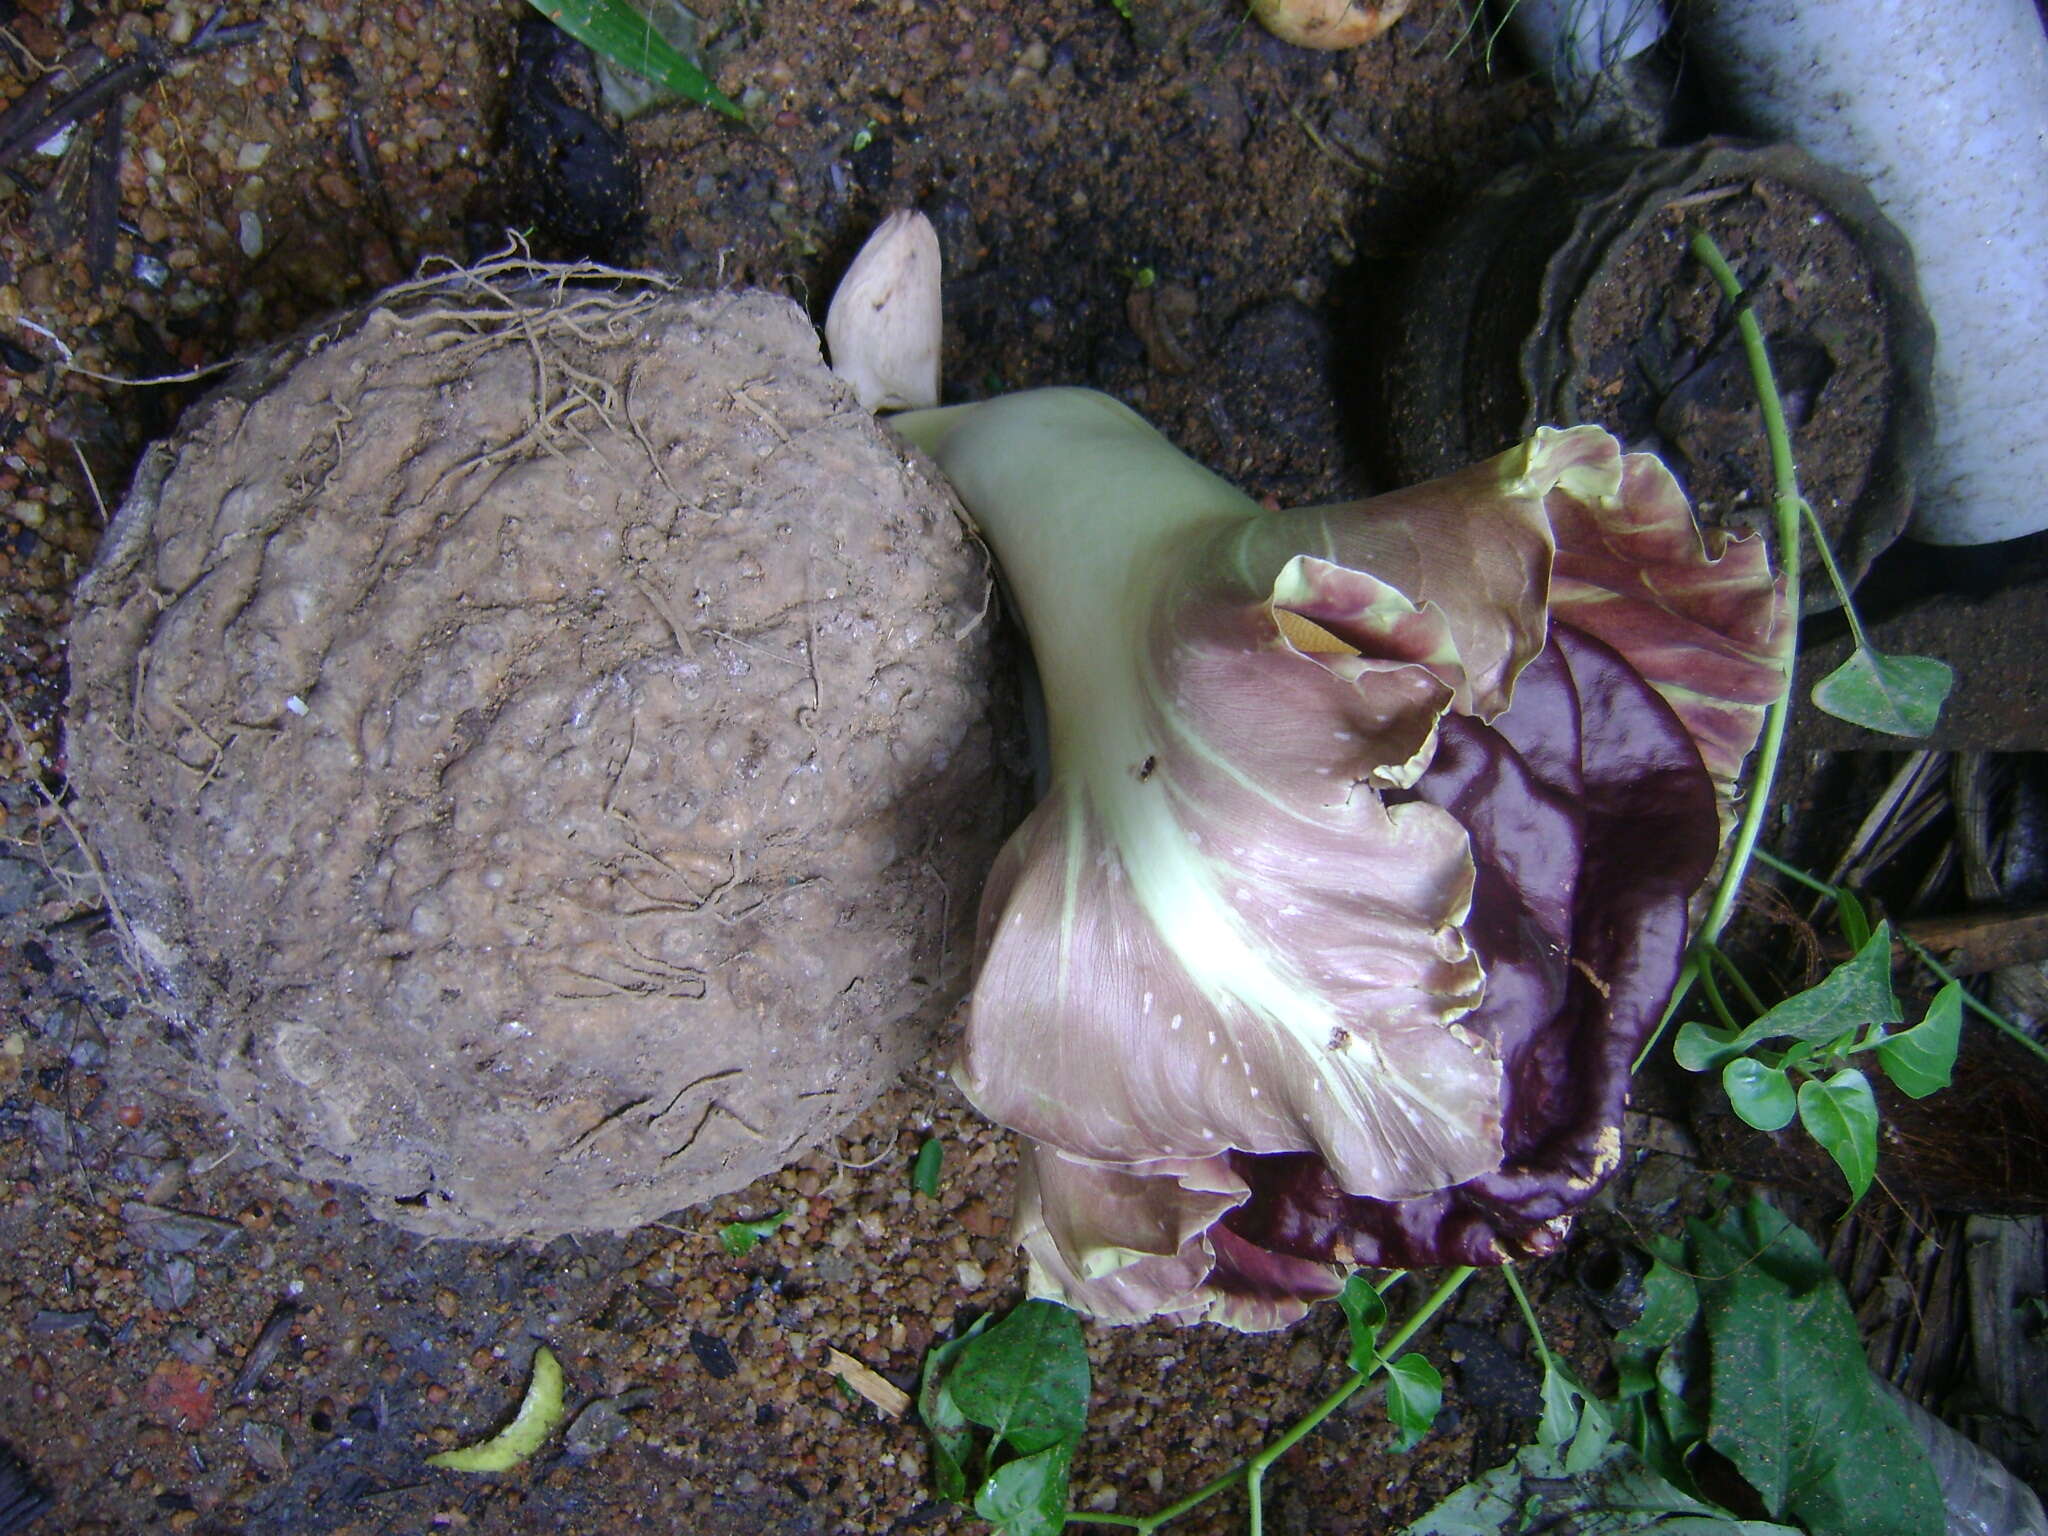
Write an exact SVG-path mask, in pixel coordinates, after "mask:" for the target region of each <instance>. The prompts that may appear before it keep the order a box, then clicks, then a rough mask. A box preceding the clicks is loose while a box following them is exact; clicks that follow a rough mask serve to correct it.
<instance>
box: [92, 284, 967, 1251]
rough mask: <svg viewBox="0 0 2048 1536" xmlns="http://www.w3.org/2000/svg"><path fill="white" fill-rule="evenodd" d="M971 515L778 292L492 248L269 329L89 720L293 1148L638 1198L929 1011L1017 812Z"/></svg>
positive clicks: (205, 1036) (515, 1215)
mask: <svg viewBox="0 0 2048 1536" xmlns="http://www.w3.org/2000/svg"><path fill="white" fill-rule="evenodd" d="M990 580H991V578H990V574H989V570H988V565H987V561H986V559H985V556H984V555H983V553H982V551H981V550H980V548H979V546H978V545H976V544H975V543H974V542H973V540H972V539H971V537H970V536H969V535H968V534H967V533H966V532H965V530H964V528H963V526H962V523H961V522H960V520H959V517H958V515H957V513H956V511H955V507H954V503H953V501H952V499H951V496H950V494H949V493H948V492H947V491H946V490H944V489H943V488H942V487H941V485H940V484H939V483H938V482H937V481H936V479H935V478H934V477H933V476H931V475H930V474H929V473H928V472H927V471H926V470H925V469H923V468H922V467H921V466H920V465H918V464H916V463H912V462H908V461H906V459H905V457H904V455H903V453H902V452H901V450H899V449H898V448H897V447H895V446H894V445H893V444H892V442H891V440H890V439H889V438H888V437H887V436H886V435H885V434H884V433H883V431H882V430H881V429H880V428H879V427H878V426H877V425H876V424H875V422H874V420H873V418H872V417H871V416H870V415H869V414H868V413H867V412H866V411H864V410H862V409H860V408H859V406H858V405H857V404H856V403H855V401H854V399H853V397H852V395H851V393H850V391H849V390H848V389H847V388H846V387H845V386H844V385H843V384H841V383H840V382H839V381H837V380H836V379H834V378H833V377H832V375H831V374H829V373H828V372H827V371H826V370H825V368H824V366H823V364H822V363H821V361H820V359H819V355H818V344H817V339H816V336H815V333H814V332H813V330H812V328H811V326H810V324H809V323H808V322H807V321H806V319H805V318H804V316H803V314H802V313H801V312H800V311H799V310H798V309H797V308H796V306H794V305H793V304H791V303H789V302H788V301H786V300H783V299H779V298H775V297H772V296H769V295H765V294H758V293H753V294H732V293H722V294H716V295H691V294H685V293H680V292H674V291H671V290H670V289H668V288H667V286H666V285H664V284H662V283H660V282H658V281H656V280H653V279H640V278H632V277H629V276H627V275H626V274H621V273H615V272H609V271H605V270H603V269H592V268H581V269H576V270H573V271H572V270H569V269H562V268H550V267H544V266H542V265H540V264H538V263H533V262H528V261H525V260H523V259H508V260H504V261H500V262H497V263H493V264H491V265H489V266H486V267H484V268H479V269H476V270H473V271H453V272H449V273H447V274H445V275H443V276H440V277H438V278H435V279H432V280H423V281H421V282H417V283H413V284H408V285H405V286H404V287H402V288H400V289H395V290H393V291H392V292H390V293H388V294H386V295H384V296H383V297H382V298H381V299H380V300H378V301H376V302H374V303H372V304H371V305H369V306H368V307H366V308H365V309H363V310H361V311H359V312H357V313H355V314H354V315H352V316H350V317H347V318H345V319H344V320H342V321H339V322H337V323H335V324H333V325H331V326H329V327H328V328H327V329H326V331H325V332H324V334H321V335H317V336H313V337H310V338H307V339H302V340H301V341H299V342H296V343H294V344H292V345H290V346H287V347H285V348H282V349H280V350H278V351H276V352H273V353H271V354H269V355H268V356H266V357H264V358H260V359H258V360H256V361H255V362H252V363H249V364H246V365H244V367H243V368H242V370H241V371H240V372H239V373H238V374H237V375H236V376H235V377H234V378H233V379H232V381H231V382H230V383H229V384H228V386H227V387H226V388H224V389H223V390H221V391H220V392H218V393H217V394H215V395H214V396H213V397H211V399H210V400H209V401H207V402H206V403H204V404H203V405H202V406H201V407H200V408H198V409H196V410H195V411H193V412H192V413H190V414H189V415H188V417H187V419H186V422H185V424H184V426H183V427H182V428H181V430H180V432H179V434H178V436H177V437H176V438H175V439H173V440H172V441H170V442H168V443H164V444H159V445H157V446H156V447H155V448H153V449H152V450H151V451H150V453H149V455H148V456H147V458H146V459H145V461H144V463H143V466H142V469H141V471H140V472H139V474H138V475H137V479H136V483H135V486H134V488H133V490H132V491H131V492H130V495H129V497H128V500H127V502H126V504H125V505H124V506H123V507H122V509H121V512H120V515H119V517H118V518H117V520H116V521H115V524H114V526H113V528H112V530H111V531H110V533H109V535H108V539H107V543H106V547H105V550H104V552H103V553H102V556H101V558H100V561H99V564H98V566H97V567H96V568H95V569H94V570H93V571H92V572H91V574H90V575H89V576H88V578H87V579H86V581H85V583H84V585H83V586H82V588H81V590H80V594H79V617H78V619H77V622H76V625H75V627H74V629H73V633H72V651H71V666H72V677H73V693H72V699H71V721H70V736H69V764H70V771H71V775H72V780H73V783H74V784H75V786H76V788H77V790H78V793H79V797H80V801H81V805H82V807H83V810H84V813H85V818H86V821H87V827H88V834H89V836H90V838H91V839H92V841H93V843H94V845H95V847H96V849H97V851H98V853H99V855H100V858H101V860H102V862H103V863H104V865H105V867H106V871H107V876H108V880H109V884H110V888H111V891H112V894H113V896H114V898H115V901H116V903H117V904H118V906H119V909H120V914H121V919H122V924H123V929H124V932H125V933H126V934H127V936H128V938H129V940H130V942H131V945H132V948H133V950H134V951H135V955H136V958H137V960H138V962H139V963H140V964H141V965H143V966H144V967H145V968H146V969H147V971H148V972H150V973H151V974H152V976H153V977H154V978H155V979H156V980H157V982H158V983H159V984H160V985H161V987H162V988H163V989H164V991H165V992H166V993H167V994H168V999H169V1006H170V1008H171V1010H172V1011H173V1012H174V1013H175V1014H176V1015H177V1017H178V1019H179V1020H180V1022H181V1024H182V1025H183V1026H184V1027H185V1030H186V1033H187V1039H188V1041H189V1044H190V1047H191V1049H192V1052H193V1054H194V1056H195V1058H196V1062H197V1066H198V1069H199V1072H200V1073H201V1074H202V1076H203V1078H204V1080H205V1082H206V1083H207V1084H208V1085H210V1086H211V1087H213V1088H214V1089H216V1090H217V1092H218V1093H219V1095H220V1097H221V1099H222V1100H223V1102H224V1104H225V1106H226V1108H227V1110H228V1112H229V1114H230V1115H231V1116H232V1117H233V1118H234V1119H235V1120H236V1121H238V1122H239V1123H240V1124H241V1125H242V1126H243V1127H245V1128H246V1129H247V1131H248V1132H249V1133H251V1134H252V1135H253V1137H254V1139H255V1140H256V1141H257V1142H258V1143H259V1144H260V1145H261V1146H262V1147H263V1148H264V1149H265V1150H266V1151H268V1152H269V1153H271V1154H272V1155H274V1156H276V1157H279V1158H281V1159H283V1160H285V1161H287V1162H289V1163H291V1164H293V1165H294V1166H295V1167H297V1168H298V1169H300V1170H301V1171H302V1172H303V1173H304V1174H306V1175H307V1176H309V1177H320V1178H339V1179H345V1180H348V1181H350V1182H353V1183H356V1184H359V1185H361V1186H363V1187H364V1188H365V1189H366V1190H367V1191H369V1192H370V1194H371V1195H372V1197H373V1204H374V1206H375V1207H376V1208H377V1209H378V1210H379V1212H380V1213H381V1214H383V1215H386V1216H388V1217H391V1218H393V1219H396V1220H399V1221H401V1222H403V1223H404V1224H406V1225H408V1226H410V1227H413V1228H416V1229H418V1230H421V1231H425V1232H430V1233H436V1234H449V1235H466V1236H490V1237H504V1236H515V1235H518V1236H523V1235H533V1236H540V1237H545V1236H551V1235H554V1234H558V1233H562V1232H573V1231H595V1230H607V1229H612V1230H617V1229H625V1228H629V1227H632V1226H635V1225H637V1224H640V1223H642V1222H645V1221H648V1220H650V1219H652V1218H655V1217H657V1216H660V1215H661V1214H663V1213H664V1212H667V1211H670V1210H673V1209H676V1208H678V1207H681V1206H685V1205H688V1204H691V1203H693V1202H696V1201H699V1200H703V1199H707V1198H709V1197H711V1196H714V1195H718V1194H721V1193H724V1192H726V1191H728V1190H731V1189H735V1188H737V1187H739V1186H740V1185H743V1184H745V1183H747V1182H748V1181H750V1180H752V1179H754V1178H756V1177H758V1176H759V1175H761V1174H764V1173H766V1172H769V1171H771V1170H773V1169H775V1168H777V1167H780V1166H781V1165H783V1164H784V1163H785V1162H787V1161H788V1160H789V1159H791V1158H792V1157H794V1156H795V1155H797V1154H799V1153H800V1152H802V1151H803V1150H805V1149H807V1148H808V1147H810V1146H812V1145H815V1144H816V1143H817V1142H819V1141H820V1140H821V1139H822V1138H824V1137H825V1136H826V1135H828V1134H829V1133H830V1132H832V1131H833V1130H834V1129H835V1128H837V1127H838V1126H840V1125H842V1124H843V1123H844V1122H845V1121H846V1120H848V1119H849V1118H850V1117H851V1116H852V1115H854V1114H855V1113H857V1112H858V1111H859V1110H860V1109H862V1108H863V1107H864V1106H865V1105H866V1104H867V1103H868V1102H870V1100H871V1099H872V1097H873V1096H874V1094H875V1093H876V1092H878V1091H879V1089H880V1088H881V1087H882V1086H883V1085H884V1084H885V1083H886V1082H887V1081H888V1080H889V1078H890V1077H891V1076H892V1075H893V1074H895V1073H896V1072H897V1071H898V1070H900V1069H901V1068H902V1067H903V1066H904V1065H905V1064H906V1063H907V1062H908V1061H910V1060H911V1059H912V1058H913V1057H914V1056H915V1055H916V1054H917V1053H919V1052H920V1051H921V1050H923V1049H924V1047H925V1046H926V1045H928V1044H929V1043H930V1040H931V1038H932V1032H933V1030H934V1029H935V1027H936V1025H937V1024H938V1022H939V1021H940V1020H941V1019H942V1017H943V1016H944V1014H945V1012H946V1011H947V1010H948V1008H949V1007H950V1005H951V1004H952V1003H953V1002H954V1001H955V1000H956V997H957V995H958V992H959V991H960V989H961V986H962V983H963V981H964V973H965V969H966V965H967V961H968V959H969V951H970V944H971V924H972V919H973V915H974V905H973V902H972V900H971V899H970V897H971V895H972V893H973V891H974V890H975V889H976V888H977V886H978V884H979V881H980V879H981V876H982V874H983V872H984V871H985V870H986V868H987V867H988V864H989V862H990V860H991V859H992V857H993V855H994V853H995V850H996V847H997V845H998V844H999V842H1000V840H1001V836H1002V833H1003V831H1004V825H1003V817H1004V809H1005V805H1006V798H1007V797H1006V796H1005V794H1004V793H1003V792H1001V790H1000V788H999V787H998V784H997V777H996V772H995V769H994V767H993V747H992V736H993V731H992V727H991V723H990V718H991V712H990V677H991V671H992V669H991V666H990V660H989V646H990V630H991V628H992V626H990V625H987V624H984V623H982V622H981V619H982V617H983V615H984V614H985V613H986V611H987V605H988V601H989V593H990Z"/></svg>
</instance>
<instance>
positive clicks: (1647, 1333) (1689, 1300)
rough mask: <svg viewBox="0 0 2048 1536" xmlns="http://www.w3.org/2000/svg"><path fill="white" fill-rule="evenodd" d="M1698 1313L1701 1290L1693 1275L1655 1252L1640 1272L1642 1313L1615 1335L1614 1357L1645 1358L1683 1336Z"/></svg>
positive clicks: (1674, 1256)
mask: <svg viewBox="0 0 2048 1536" xmlns="http://www.w3.org/2000/svg"><path fill="white" fill-rule="evenodd" d="M1676 1257H1677V1255H1675V1254H1674V1255H1673V1258H1674V1260H1675V1259H1676ZM1699 1315H1700V1293H1699V1288H1698V1287H1697V1286H1695V1285H1694V1284H1693V1283H1692V1276H1691V1275H1688V1274H1687V1273H1686V1272H1685V1271H1684V1270H1683V1269H1680V1268H1679V1267H1678V1265H1677V1264H1676V1263H1675V1262H1672V1263H1667V1262H1666V1261H1665V1259H1664V1258H1663V1256H1662V1255H1654V1256H1652V1258H1651V1260H1650V1267H1649V1268H1648V1269H1647V1270H1645V1271H1644V1273H1643V1310H1642V1315H1641V1316H1639V1317H1638V1318H1637V1319H1636V1320H1635V1321H1634V1322H1632V1323H1630V1324H1629V1325H1628V1326H1627V1327H1626V1328H1624V1329H1622V1330H1621V1332H1620V1333H1618V1334H1616V1335H1615V1336H1614V1346H1615V1353H1616V1356H1617V1357H1618V1358H1623V1359H1629V1360H1647V1359H1648V1358H1649V1357H1650V1356H1651V1355H1654V1354H1656V1353H1658V1352H1659V1351H1661V1350H1663V1349H1665V1348H1666V1347H1668V1346H1669V1345H1671V1344H1673V1343H1675V1342H1676V1341H1678V1340H1679V1339H1682V1338H1684V1337H1685V1335H1686V1333H1687V1332H1688V1331H1689V1330H1690V1329H1691V1327H1692V1325H1693V1319H1695V1318H1696V1317H1698V1316H1699Z"/></svg>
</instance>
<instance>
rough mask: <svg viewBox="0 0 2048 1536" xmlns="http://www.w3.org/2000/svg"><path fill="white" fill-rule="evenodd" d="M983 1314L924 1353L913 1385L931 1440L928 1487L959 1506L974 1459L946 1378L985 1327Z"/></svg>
mask: <svg viewBox="0 0 2048 1536" xmlns="http://www.w3.org/2000/svg"><path fill="white" fill-rule="evenodd" d="M988 1325H989V1318H988V1315H987V1314H986V1313H984V1314H983V1315H982V1316H980V1317H977V1318H976V1319H975V1320H974V1324H973V1326H972V1327H970V1328H969V1329H968V1330H967V1331H966V1332H965V1333H963V1334H961V1335H960V1337H959V1338H957V1339H948V1340H947V1341H946V1342H945V1343H943V1344H934V1345H933V1346H932V1347H931V1348H930V1349H929V1350H927V1351H926V1352H925V1357H924V1371H923V1374H922V1375H921V1376H920V1377H919V1378H918V1383H917V1416H918V1417H919V1418H921V1419H923V1420H924V1425H925V1428H926V1429H928V1430H930V1431H931V1437H932V1484H933V1486H934V1487H935V1488H937V1490H938V1494H939V1497H940V1498H942V1499H951V1500H952V1501H953V1502H954V1503H956V1504H959V1503H963V1502H964V1501H965V1500H966V1498H967V1468H968V1464H969V1462H970V1461H971V1460H972V1459H973V1456H974V1431H973V1430H972V1429H970V1428H969V1427H968V1424H967V1415H966V1414H964V1413H962V1412H961V1411H960V1405H959V1404H958V1403H956V1402H954V1401H953V1393H952V1389H951V1387H950V1385H949V1382H948V1378H949V1377H950V1375H951V1373H952V1368H953V1365H954V1362H955V1361H957V1360H958V1359H959V1358H960V1352H961V1351H962V1350H964V1349H965V1348H967V1345H968V1343H969V1342H970V1341H971V1340H973V1339H976V1338H979V1337H980V1336H981V1334H982V1333H983V1332H984V1331H985V1330H986V1329H987V1328H988Z"/></svg>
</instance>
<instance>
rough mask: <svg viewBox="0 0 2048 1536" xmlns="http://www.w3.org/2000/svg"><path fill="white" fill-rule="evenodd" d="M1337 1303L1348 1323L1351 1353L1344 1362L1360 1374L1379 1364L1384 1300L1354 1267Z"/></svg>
mask: <svg viewBox="0 0 2048 1536" xmlns="http://www.w3.org/2000/svg"><path fill="white" fill-rule="evenodd" d="M1337 1305H1338V1306H1340V1307H1342V1308H1343V1309H1344V1315H1345V1317H1347V1318H1348V1319H1350V1322H1351V1354H1350V1357H1349V1358H1348V1360H1347V1361H1346V1363H1347V1364H1348V1365H1350V1367H1351V1369H1353V1370H1354V1371H1358V1372H1360V1373H1361V1374H1362V1373H1365V1372H1368V1371H1370V1370H1371V1369H1372V1368H1373V1367H1374V1366H1375V1365H1377V1364H1378V1363H1379V1358H1380V1329H1382V1328H1384V1327H1385V1326H1386V1325H1387V1303H1386V1300H1385V1298H1383V1297H1382V1296H1381V1295H1380V1293H1379V1288H1378V1287H1377V1286H1375V1285H1374V1284H1373V1283H1372V1282H1371V1281H1370V1280H1368V1279H1366V1278H1365V1276H1364V1275H1362V1274H1360V1273H1358V1271H1356V1270H1353V1271H1352V1272H1351V1276H1350V1278H1349V1279H1347V1280H1346V1281H1345V1282H1344V1289H1343V1290H1341V1291H1339V1292H1338V1293H1337Z"/></svg>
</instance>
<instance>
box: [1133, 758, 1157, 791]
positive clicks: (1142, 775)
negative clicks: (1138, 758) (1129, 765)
mask: <svg viewBox="0 0 2048 1536" xmlns="http://www.w3.org/2000/svg"><path fill="white" fill-rule="evenodd" d="M1158 770H1159V758H1158V755H1157V754H1156V753H1155V754H1153V755H1151V756H1149V757H1147V758H1146V759H1145V761H1144V762H1142V763H1140V764H1138V782H1139V783H1140V784H1142V783H1144V782H1145V781H1146V780H1147V779H1149V778H1151V777H1152V775H1153V774H1154V773H1156V772H1158Z"/></svg>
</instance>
